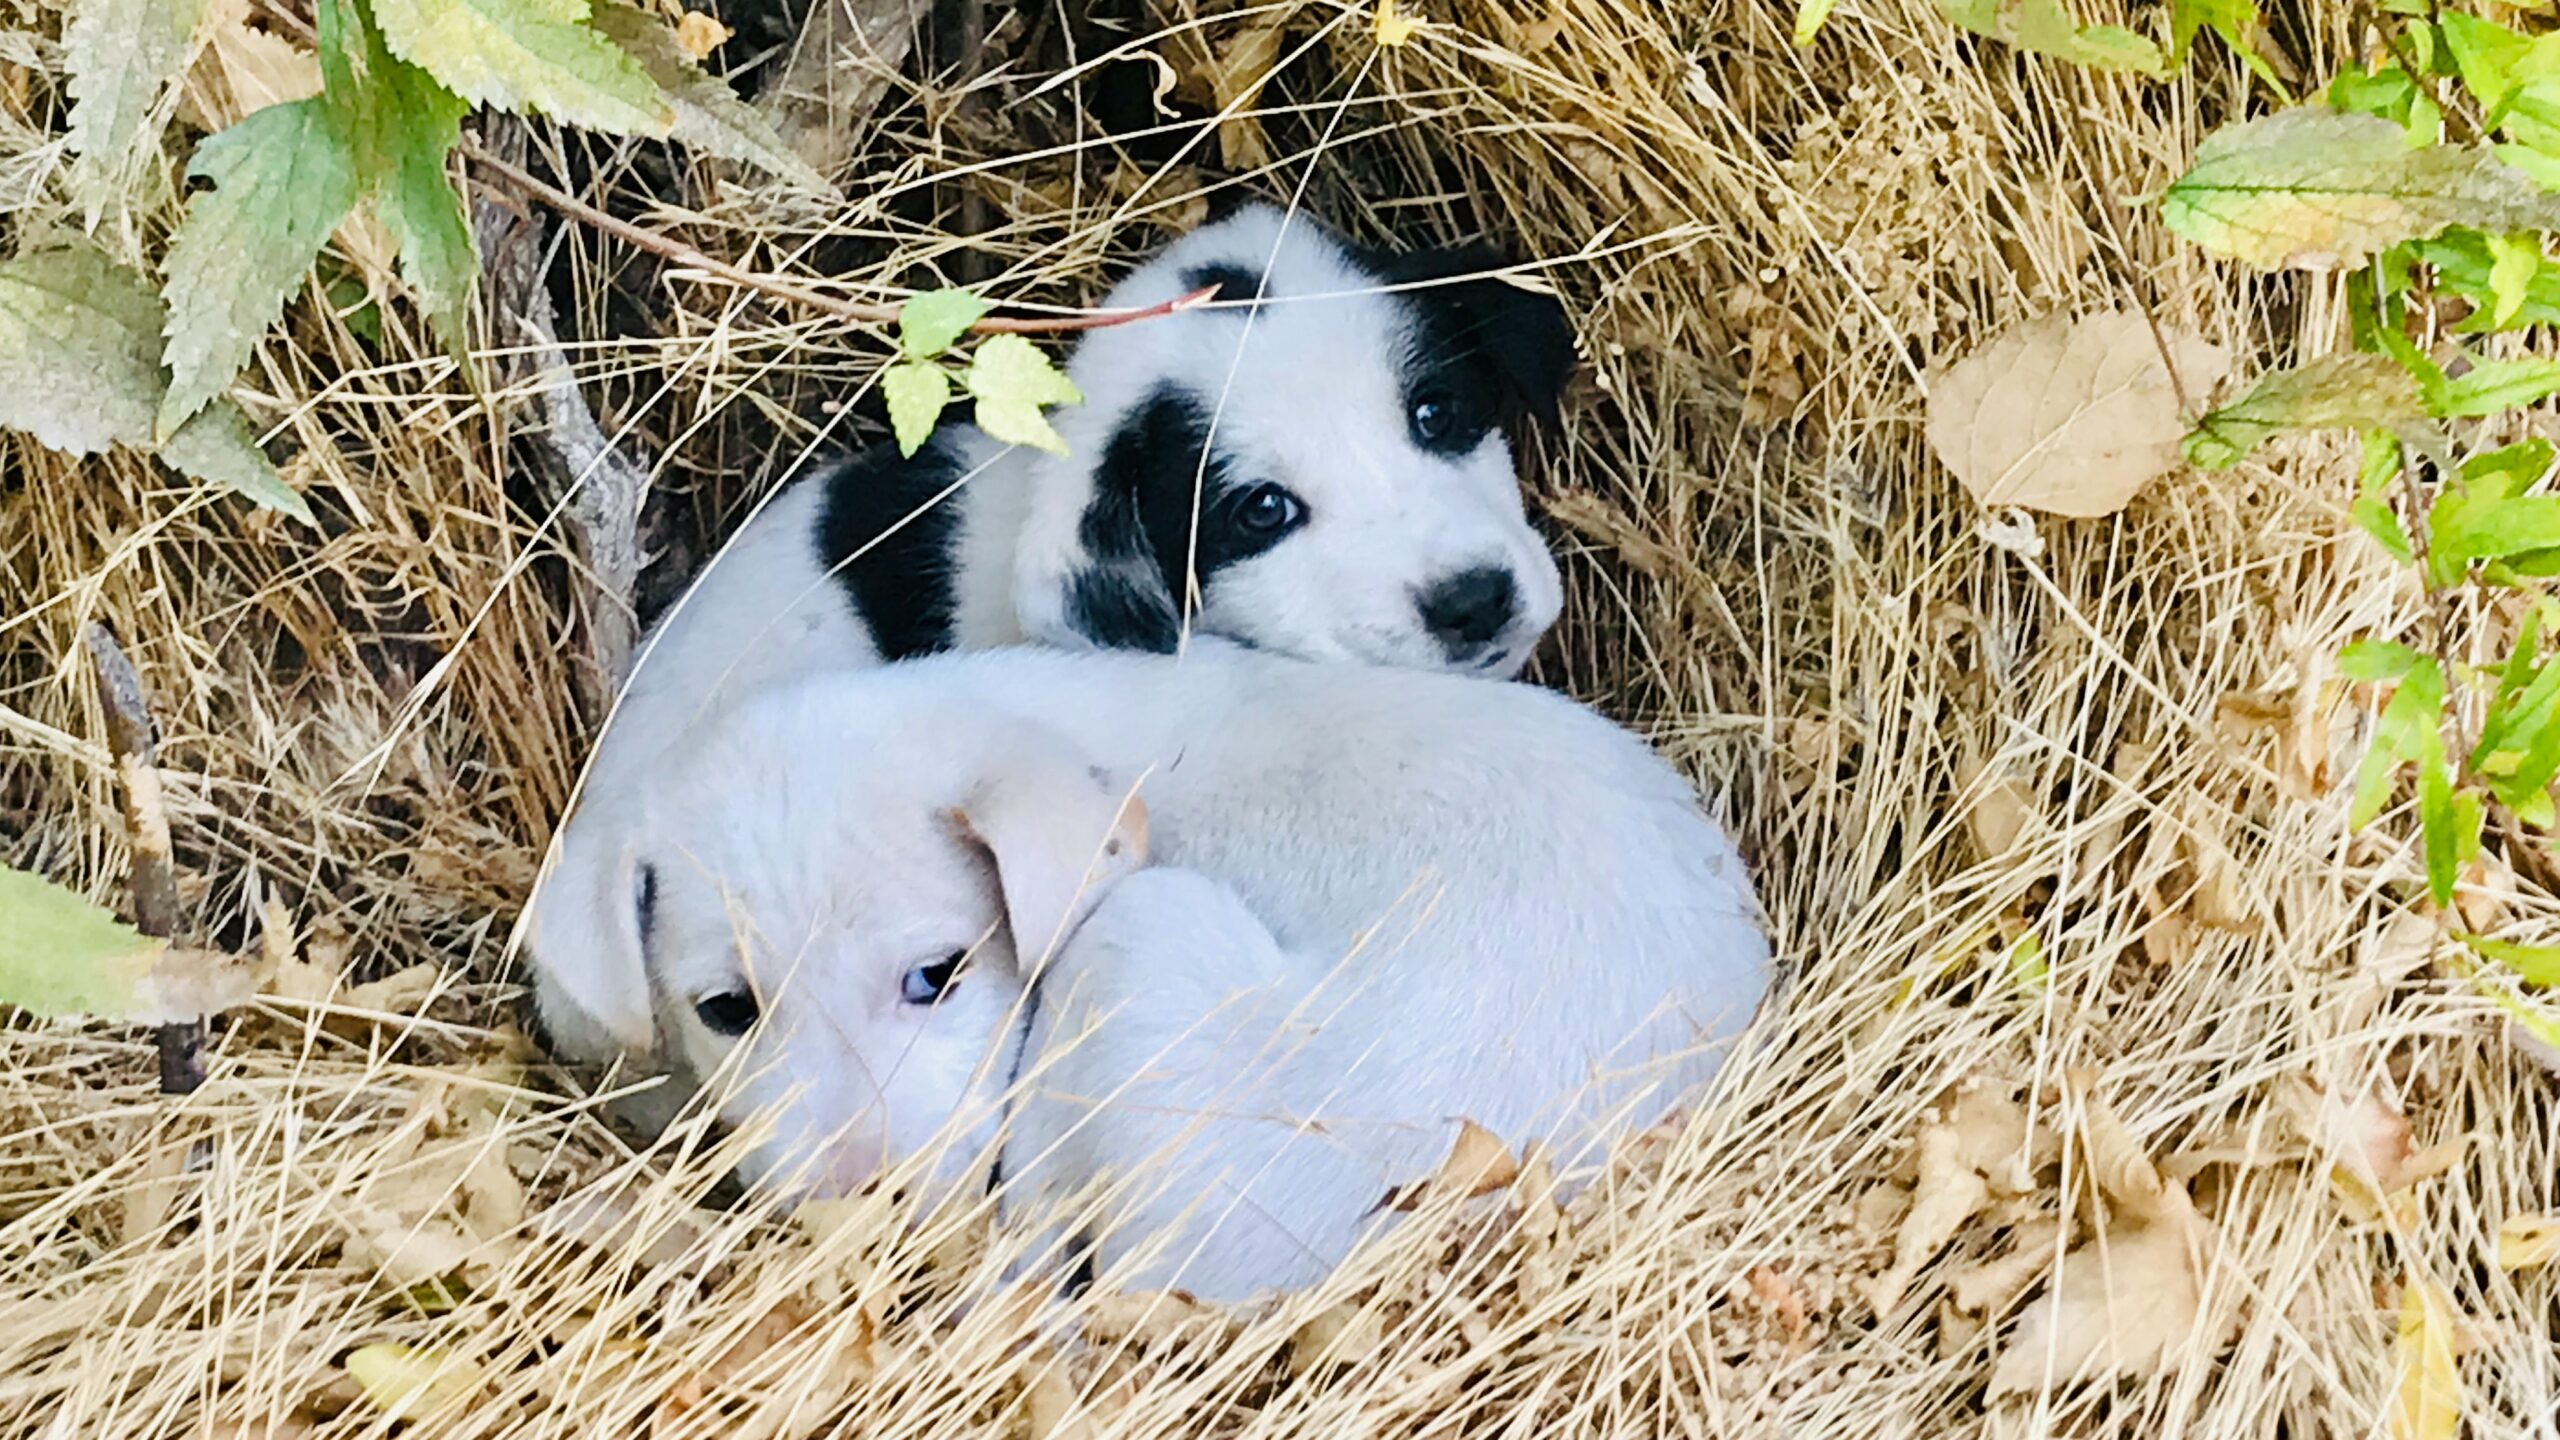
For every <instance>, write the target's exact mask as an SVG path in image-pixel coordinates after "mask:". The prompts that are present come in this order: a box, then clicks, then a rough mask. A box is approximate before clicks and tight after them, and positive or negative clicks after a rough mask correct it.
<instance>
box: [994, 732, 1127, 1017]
mask: <svg viewBox="0 0 2560 1440" xmlns="http://www.w3.org/2000/svg"><path fill="white" fill-rule="evenodd" d="M1034 748H1035V749H1038V748H1043V747H1034ZM948 819H949V821H950V823H951V827H952V830H953V833H955V834H957V835H958V836H959V837H960V839H961V841H962V843H964V844H967V845H971V846H974V847H976V848H977V849H979V850H981V851H983V852H984V853H985V854H986V856H987V858H988V859H989V860H990V861H992V862H993V863H994V865H995V870H996V884H997V887H998V888H999V889H1000V890H1001V891H1002V892H1003V894H1004V911H1005V925H1006V928H1007V929H1009V930H1011V931H1012V932H1013V950H1014V955H1015V957H1016V960H1017V962H1018V963H1019V964H1020V965H1021V966H1022V968H1023V970H1024V972H1025V973H1026V974H1029V973H1032V972H1034V971H1036V970H1037V968H1038V967H1039V965H1040V963H1041V962H1042V961H1044V960H1045V959H1047V957H1049V956H1050V955H1052V954H1054V953H1056V951H1057V948H1058V947H1059V946H1060V945H1062V944H1064V943H1065V942H1066V938H1067V936H1068V935H1070V934H1072V933H1073V932H1074V930H1075V927H1076V925H1077V924H1078V923H1079V922H1081V921H1082V920H1083V919H1084V917H1085V916H1086V914H1088V913H1089V912H1090V911H1091V910H1092V909H1093V907H1094V905H1095V904H1097V903H1098V902H1100V900H1101V899H1102V896H1103V893H1104V892H1105V891H1106V890H1108V889H1109V888H1110V884H1111V882H1112V881H1114V880H1117V879H1119V878H1120V877H1121V876H1123V875H1127V874H1129V873H1131V872H1133V871H1135V870H1138V869H1140V868H1141V867H1143V866H1144V865H1145V864H1146V863H1147V807H1146V804H1145V802H1143V801H1141V800H1140V799H1139V798H1138V796H1137V793H1136V792H1135V791H1134V790H1131V791H1123V790H1120V789H1118V788H1117V787H1114V786H1110V785H1107V784H1105V783H1104V782H1103V780H1102V778H1101V777H1100V776H1099V775H1097V774H1096V773H1094V772H1093V771H1091V770H1088V769H1086V768H1085V767H1084V766H1083V765H1081V764H1077V763H1074V762H1073V761H1071V760H1066V759H1064V758H1063V757H1061V756H1058V755H1055V754H1037V753H1035V754H1031V755H1020V756H1016V757H1013V758H1012V759H1010V760H1008V761H1007V762H1006V764H1005V767H1004V769H1003V770H1002V771H1001V772H999V773H997V774H995V775H991V776H989V777H988V778H987V779H986V780H985V781H983V782H982V783H980V785H979V786H978V788H977V790H976V792H975V793H973V794H972V795H971V796H970V798H969V799H968V800H967V801H965V802H964V803H962V804H961V805H959V806H957V807H955V808H954V809H952V810H951V811H950V812H949V814H948Z"/></svg>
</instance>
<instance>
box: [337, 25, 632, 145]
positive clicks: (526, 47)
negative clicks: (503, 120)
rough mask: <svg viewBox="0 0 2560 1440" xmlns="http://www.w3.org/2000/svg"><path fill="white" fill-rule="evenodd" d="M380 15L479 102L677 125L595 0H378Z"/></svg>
mask: <svg viewBox="0 0 2560 1440" xmlns="http://www.w3.org/2000/svg"><path fill="white" fill-rule="evenodd" d="M373 14H374V18H375V19H376V20H377V21H378V22H380V24H381V26H382V34H383V38H385V39H386V40H388V41H390V43H391V49H392V51H393V53H395V54H397V55H398V56H399V57H400V58H401V59H403V60H406V61H408V62H409V63H410V64H412V65H416V66H419V67H421V68H422V69H424V70H425V71H426V72H427V73H428V74H430V75H433V76H434V77H436V79H438V80H440V81H442V82H443V83H444V85H445V87H446V88H448V89H450V90H452V91H453V92H454V93H455V94H457V95H460V96H462V97H463V98H465V99H467V100H471V101H473V102H475V103H478V104H482V105H488V106H492V107H495V108H497V109H500V110H538V111H540V112H541V113H543V114H545V115H548V116H550V117H552V118H553V119H555V120H566V121H568V122H570V123H571V124H573V125H584V126H586V127H587V128H589V129H591V130H604V131H609V132H612V133H614V134H618V135H649V136H664V135H665V134H666V133H667V132H668V130H669V129H670V128H672V127H673V126H674V124H675V112H674V111H673V110H672V109H671V108H670V107H669V106H668V104H667V102H666V98H665V97H664V96H663V95H661V94H660V93H659V92H658V87H657V86H656V85H655V84H654V83H652V82H651V80H650V79H649V76H648V74H647V73H646V72H645V71H643V70H642V69H641V68H640V63H639V62H638V61H636V60H634V59H632V58H631V57H630V56H629V55H626V54H624V53H623V52H622V51H621V50H619V49H616V48H615V47H614V45H613V44H612V43H611V42H610V41H608V40H606V39H605V38H604V36H602V35H600V34H598V33H597V32H596V31H595V29H594V28H593V27H592V26H590V25H589V24H588V23H587V22H588V20H589V18H590V17H589V13H588V6H587V0H373Z"/></svg>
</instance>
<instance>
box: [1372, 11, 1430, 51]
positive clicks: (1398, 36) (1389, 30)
mask: <svg viewBox="0 0 2560 1440" xmlns="http://www.w3.org/2000/svg"><path fill="white" fill-rule="evenodd" d="M1421 28H1422V22H1421V21H1420V20H1417V19H1415V18H1413V17H1412V16H1410V15H1403V14H1399V13H1397V10H1396V0H1378V19H1377V23H1376V24H1375V25H1373V26H1371V27H1370V31H1369V33H1370V34H1371V35H1372V36H1374V37H1375V38H1376V39H1377V42H1378V43H1379V44H1381V45H1384V46H1386V47H1387V48H1388V49H1390V50H1392V49H1395V48H1396V47H1397V46H1400V45H1402V44H1404V43H1405V42H1406V41H1408V40H1411V39H1412V38H1413V32H1415V31H1417V30H1419V29H1421Z"/></svg>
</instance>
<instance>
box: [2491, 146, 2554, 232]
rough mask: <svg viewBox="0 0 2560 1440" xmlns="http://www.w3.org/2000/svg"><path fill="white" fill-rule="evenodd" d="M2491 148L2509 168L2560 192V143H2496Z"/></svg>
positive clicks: (2546, 188) (2548, 188) (2544, 187)
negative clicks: (2545, 144)
mask: <svg viewBox="0 0 2560 1440" xmlns="http://www.w3.org/2000/svg"><path fill="white" fill-rule="evenodd" d="M2490 148H2491V149H2492V150H2493V151H2495V152H2496V154H2497V156H2498V159H2499V160H2501V161H2503V162H2505V164H2506V165H2507V167H2508V168H2509V169H2511V170H2514V171H2515V172H2516V173H2517V174H2519V175H2522V176H2524V177H2525V178H2526V179H2528V180H2531V181H2532V182H2533V183H2534V184H2536V185H2539V186H2541V187H2542V188H2543V189H2544V190H2546V191H2550V192H2555V193H2560V144H2554V145H2549V146H2540V147H2537V146H2534V145H2494V146H2491V147H2490ZM2546 228H2548V227H2546Z"/></svg>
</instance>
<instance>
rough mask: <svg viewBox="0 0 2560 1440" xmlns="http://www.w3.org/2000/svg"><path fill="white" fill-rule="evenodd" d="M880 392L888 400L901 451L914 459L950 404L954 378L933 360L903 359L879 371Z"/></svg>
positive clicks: (891, 421) (890, 423) (891, 420)
mask: <svg viewBox="0 0 2560 1440" xmlns="http://www.w3.org/2000/svg"><path fill="white" fill-rule="evenodd" d="M880 393H881V394H882V395H883V396H884V397H886V398H887V400H888V402H889V425H890V428H891V429H893V430H895V431H896V432H897V436H898V453H899V454H901V455H905V456H908V457H910V458H912V457H913V456H914V455H915V453H916V452H917V451H918V450H921V449H923V448H924V442H926V441H927V440H930V439H932V438H933V427H934V424H935V422H937V421H939V420H940V419H941V418H942V407H944V406H945V405H948V404H950V403H951V377H950V376H949V375H946V374H944V373H943V371H942V367H941V366H939V365H936V364H934V363H933V362H932V361H930V360H904V361H900V362H899V363H898V364H895V365H892V366H890V367H889V368H888V369H886V370H884V371H882V372H881V373H880Z"/></svg>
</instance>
